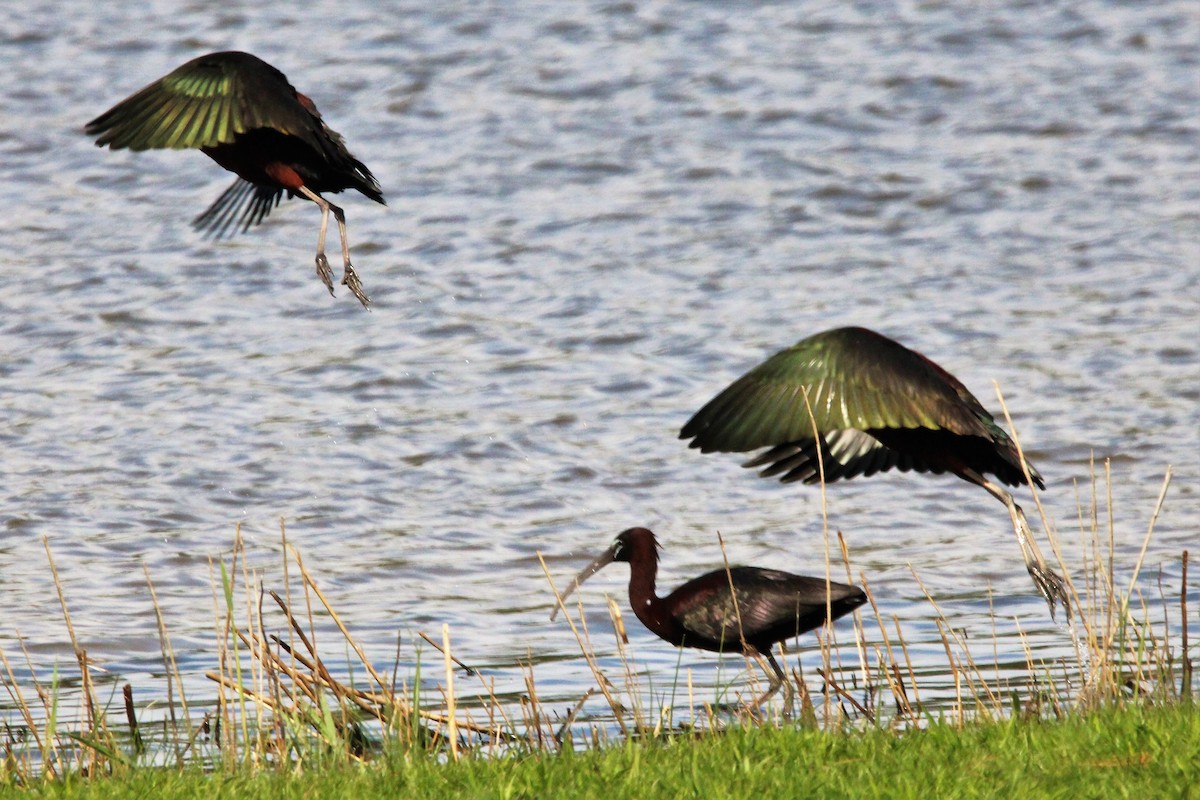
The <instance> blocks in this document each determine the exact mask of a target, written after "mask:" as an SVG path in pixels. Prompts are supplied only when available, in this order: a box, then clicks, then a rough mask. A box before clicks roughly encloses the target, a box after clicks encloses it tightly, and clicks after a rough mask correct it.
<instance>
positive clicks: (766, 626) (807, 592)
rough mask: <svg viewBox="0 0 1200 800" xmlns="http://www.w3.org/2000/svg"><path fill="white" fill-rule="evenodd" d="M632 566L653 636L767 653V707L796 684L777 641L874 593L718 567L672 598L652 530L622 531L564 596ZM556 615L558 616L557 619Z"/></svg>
mask: <svg viewBox="0 0 1200 800" xmlns="http://www.w3.org/2000/svg"><path fill="white" fill-rule="evenodd" d="M614 561H625V562H627V563H628V564H629V606H630V608H632V609H633V613H634V615H635V616H637V618H638V619H639V620H641V623H642V624H643V625H645V626H646V627H647V628H648V629H649V630H650V632H651V633H653V634H655V635H656V636H658V637H659V638H660V639H663V640H664V641H667V642H670V643H671V644H673V645H675V646H676V647H697V648H699V649H701V650H710V651H713V652H717V653H729V652H744V653H746V654H747V655H760V656H762V657H763V658H765V659H766V661H767V663H768V664H769V665H770V667H771V671H772V673H773V674H772V675H771V676H770V686H769V687H768V689H767V691H766V693H765V694H763V695H762V696H761V697H759V698H758V699H757V700H755V701H754V706H759V705H761V704H762V703H763V702H764V701H765V700H766V699H767V698H769V697H770V696H771V695H773V694H775V692H777V691H778V690H779V687H780V686H786V687H787V693H788V695H789V701H788V702H787V703H786V705H787V706H788V707H790V706H791V702H790V695H791V686H790V684H789V683H787V681H786V679H785V676H784V673H783V669H782V668H781V667H780V666H779V662H777V661H776V660H775V656H774V655H772V654H771V649H772V648H773V647H774V646H775V644H776V643H777V642H782V641H785V640H787V639H791V638H793V637H796V636H799V635H800V634H802V633H806V632H807V631H811V630H813V629H814V628H819V627H820V626H821V625H823V624H824V623H825V621H826V620H827V619H828V620H834V619H837V618H838V617H841V616H843V615H845V614H848V613H850V612H851V611H853V610H854V609H856V608H858V607H859V606H861V605H862V604H863V603H865V602H866V601H867V596H866V595H865V594H863V591H862V590H861V589H859V588H858V587H857V586H850V585H848V584H845V583H838V582H836V581H826V580H825V579H824V578H810V577H807V576H805V575H793V574H792V573H790V572H783V571H781V570H777V569H763V568H761V567H740V566H739V567H730V568H729V569H715V570H713V571H712V572H707V573H705V574H704V575H701V576H700V577H698V578H693V579H691V580H690V581H687V582H686V583H684V584H683V585H682V586H680V587H679V588H677V589H676V590H675V591H673V592H671V593H670V594H669V595H667V596H666V597H659V596H658V595H656V594H655V590H654V583H655V579H656V577H657V575H658V540H657V539H656V538H655V536H654V534H653V533H652V532H650V531H649V530H647V529H646V528H630V529H628V530H626V531H622V532H621V533H620V534H619V535H618V536H617V538H616V540H615V541H614V542H613V544H612V546H611V547H609V548H608V550H606V551H604V552H603V553H602V554H600V556H599V557H597V558H596V559H595V560H594V561H592V563H590V564H588V565H587V566H586V567H584V568H583V570H581V571H580V572H579V574H578V575H576V576H575V579H574V580H573V581H571V583H570V585H569V586H567V588H566V589H565V590H564V591H563V593H562V595H561V598H562V599H565V598H566V597H567V596H568V595H570V594H571V593H572V592H574V591H575V589H577V588H578V587H579V585H580V584H581V583H583V582H584V581H585V580H587V579H588V578H589V577H591V576H592V575H594V574H596V573H597V572H598V571H600V569H601V568H603V567H604V566H605V565H607V564H611V563H612V562H614ZM557 611H558V609H557V607H556V608H555V612H554V613H553V614H551V615H550V618H551V619H553V618H554V616H555V614H557Z"/></svg>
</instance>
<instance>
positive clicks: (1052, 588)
mask: <svg viewBox="0 0 1200 800" xmlns="http://www.w3.org/2000/svg"><path fill="white" fill-rule="evenodd" d="M957 474H958V476H959V477H960V478H962V479H963V480H966V481H970V482H971V483H974V484H976V485H978V486H981V487H983V488H984V489H986V490H987V491H988V493H989V494H991V495H992V497H995V498H996V499H997V500H999V501H1000V502H1001V503H1004V505H1005V506H1007V507H1008V514H1009V516H1010V517H1012V523H1013V532H1014V533H1016V534H1017V545H1018V546H1019V547H1020V548H1021V557H1022V558H1024V559H1025V569H1026V570H1028V572H1029V577H1031V578H1033V585H1034V586H1035V587H1037V590H1038V593H1039V594H1040V595H1041V596H1042V597H1043V598H1045V600H1046V603H1047V604H1049V606H1050V617H1051V619H1053V618H1054V609H1055V603H1056V602H1060V603H1062V605H1063V608H1064V609H1066V611H1067V613H1068V614H1070V613H1071V599H1070V597H1069V596H1068V595H1067V584H1066V581H1064V580H1063V579H1062V578H1061V577H1060V576H1059V575H1058V573H1056V572H1055V571H1054V570H1052V569H1050V567H1049V566H1048V565H1047V564H1046V559H1045V558H1043V557H1042V550H1041V548H1040V547H1038V543H1037V539H1035V538H1033V529H1032V528H1030V527H1029V520H1027V519H1026V518H1025V512H1024V511H1022V510H1021V507H1020V506H1019V505H1017V501H1016V500H1014V499H1013V496H1012V495H1011V494H1010V493H1008V492H1006V491H1005V490H1004V489H1003V488H1001V487H1000V486H997V485H996V484H995V483H993V482H991V481H989V480H988V479H986V478H984V477H983V476H982V475H980V474H979V473H978V472H975V471H974V470H969V469H968V470H961V471H960V472H958V473H957Z"/></svg>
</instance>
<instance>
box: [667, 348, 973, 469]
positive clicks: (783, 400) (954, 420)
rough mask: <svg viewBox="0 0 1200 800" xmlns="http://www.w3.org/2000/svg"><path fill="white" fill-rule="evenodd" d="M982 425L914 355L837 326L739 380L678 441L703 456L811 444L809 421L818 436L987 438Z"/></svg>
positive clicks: (964, 396) (956, 388) (956, 387)
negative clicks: (926, 432)
mask: <svg viewBox="0 0 1200 800" xmlns="http://www.w3.org/2000/svg"><path fill="white" fill-rule="evenodd" d="M806 396H807V403H806V402H805V400H806ZM810 408H811V410H812V414H811V416H810V414H809V409H810ZM984 419H988V420H990V419H991V416H990V415H989V414H988V413H987V411H986V410H985V409H984V408H983V406H981V405H980V404H979V401H978V400H976V399H975V397H974V396H973V395H972V394H971V393H970V392H968V391H967V389H966V387H965V386H963V385H962V384H961V383H960V382H959V381H958V379H956V378H955V377H954V376H953V375H951V374H950V373H948V372H946V371H945V370H944V369H942V368H941V367H939V366H938V365H937V364H934V363H933V362H932V361H930V360H929V359H927V358H925V357H924V356H922V355H921V354H920V353H916V352H914V351H912V350H909V349H908V348H907V347H904V346H903V345H901V344H899V343H898V342H895V341H893V340H891V339H888V338H887V337H885V336H881V335H879V334H877V333H874V332H872V331H869V330H866V329H864V328H838V329H835V330H831V331H825V332H824V333H819V334H817V335H815V336H810V337H809V338H807V339H804V340H802V341H800V342H798V343H796V344H795V345H792V346H791V347H789V348H787V349H786V350H781V351H780V352H778V353H776V354H775V355H773V356H771V357H770V358H768V359H767V360H766V361H764V362H763V363H762V364H760V365H758V366H757V367H755V368H754V369H752V370H750V371H749V372H747V373H746V374H745V375H743V376H742V377H740V378H738V379H737V380H736V381H734V382H733V383H732V384H730V386H729V387H728V388H726V389H725V390H724V391H723V392H721V393H720V394H719V395H717V396H716V397H715V398H713V399H712V400H711V401H710V402H709V403H708V404H707V405H705V406H704V407H703V408H701V409H700V410H699V411H698V412H696V414H695V415H694V416H693V417H692V418H691V419H690V420H689V421H688V423H687V424H686V425H684V426H683V430H682V431H681V432H680V438H682V439H692V440H693V441H692V443H691V446H692V447H698V448H700V450H701V451H702V452H705V453H708V452H711V451H714V450H719V451H723V452H745V451H747V450H755V449H757V448H760V447H768V446H775V445H780V444H784V443H787V442H802V441H812V439H813V429H814V424H815V428H816V431H817V432H818V433H819V434H822V435H830V434H833V433H834V432H835V431H847V430H858V431H865V430H871V429H887V428H928V429H930V430H940V429H945V430H948V431H951V432H952V433H956V434H958V435H961V436H982V437H987V436H989V434H990V431H989V429H988V428H987V426H985V424H984V421H983V420H984ZM852 438H853V437H852ZM864 444H866V443H865V442H864V441H863V440H861V439H858V440H853V441H848V442H847V447H849V448H851V449H854V448H859V449H861V448H862V446H863V445H864Z"/></svg>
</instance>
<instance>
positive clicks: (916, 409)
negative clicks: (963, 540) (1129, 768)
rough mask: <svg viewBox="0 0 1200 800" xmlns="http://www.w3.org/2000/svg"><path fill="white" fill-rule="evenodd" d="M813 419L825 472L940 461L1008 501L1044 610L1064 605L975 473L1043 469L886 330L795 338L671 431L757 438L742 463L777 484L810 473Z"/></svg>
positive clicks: (1011, 480)
mask: <svg viewBox="0 0 1200 800" xmlns="http://www.w3.org/2000/svg"><path fill="white" fill-rule="evenodd" d="M806 397H807V404H806V402H805V398H806ZM810 406H811V408H812V416H809V407H810ZM814 429H815V431H816V433H817V435H818V436H819V440H820V460H821V466H822V467H823V468H824V479H825V481H826V482H827V483H832V482H833V481H836V480H840V479H846V478H853V477H854V476H856V475H873V474H875V473H876V472H885V471H887V470H890V469H898V470H901V471H908V470H915V471H917V472H932V473H942V472H951V473H953V474H955V475H957V476H958V477H960V478H962V479H963V480H965V481H969V482H971V483H973V484H975V485H977V486H982V487H983V488H984V489H986V490H987V491H988V492H989V493H990V494H991V495H992V496H993V497H995V498H997V499H998V500H1000V501H1001V502H1002V503H1004V504H1005V505H1006V506H1007V507H1008V511H1009V515H1010V516H1011V517H1012V522H1013V529H1014V530H1015V531H1016V534H1017V543H1018V544H1019V545H1020V547H1021V553H1022V555H1023V556H1024V558H1025V567H1026V569H1028V570H1029V574H1030V576H1031V577H1032V578H1033V582H1034V584H1035V585H1036V586H1037V589H1038V592H1039V593H1041V595H1042V597H1044V598H1045V599H1046V602H1047V603H1049V605H1050V613H1051V615H1053V614H1054V609H1055V605H1054V604H1055V601H1056V600H1061V601H1062V603H1063V607H1064V608H1067V607H1068V606H1069V604H1068V599H1067V591H1066V586H1065V584H1064V583H1063V580H1062V578H1060V577H1059V576H1058V575H1057V574H1055V573H1054V572H1053V571H1052V570H1051V569H1050V568H1049V567H1048V566H1047V565H1046V561H1045V559H1043V558H1042V554H1041V551H1040V550H1039V549H1038V546H1037V542H1036V541H1035V540H1034V538H1033V532H1032V531H1031V530H1030V528H1029V523H1028V522H1027V521H1026V519H1025V513H1024V512H1023V511H1022V510H1021V507H1020V506H1018V505H1017V504H1016V502H1015V501H1014V500H1013V497H1012V495H1011V494H1009V493H1008V492H1007V491H1005V490H1004V489H1003V488H1002V487H1001V486H999V485H997V484H996V483H994V482H992V481H990V480H988V479H987V478H985V477H984V473H988V472H990V473H992V474H993V475H995V476H996V477H997V478H998V479H999V480H1000V481H1001V482H1003V483H1006V484H1008V485H1009V486H1019V485H1021V484H1028V480H1027V479H1026V475H1025V470H1028V474H1029V478H1031V479H1032V480H1033V482H1034V483H1036V484H1037V486H1038V488H1039V489H1041V488H1045V484H1044V483H1043V482H1042V476H1041V475H1040V474H1039V473H1038V471H1037V470H1036V469H1034V468H1033V466H1032V465H1031V464H1030V463H1029V462H1028V461H1025V462H1022V459H1021V456H1020V455H1019V453H1018V451H1017V448H1016V445H1014V444H1013V442H1012V440H1011V439H1009V438H1008V434H1006V433H1005V432H1004V430H1003V429H1002V428H1001V427H1000V426H999V425H997V424H996V421H995V420H994V419H993V418H992V415H991V414H989V413H988V412H987V410H986V409H985V408H984V407H983V406H982V405H981V404H980V402H979V401H978V400H977V399H975V396H974V395H972V394H971V393H970V392H969V391H967V388H966V387H965V386H963V385H962V383H960V382H959V380H958V379H957V378H955V377H954V376H953V375H951V374H950V373H949V372H947V371H946V370H944V369H942V368H941V367H939V366H938V365H937V364H935V363H933V362H932V361H930V360H929V359H928V358H926V357H925V356H923V355H921V354H920V353H917V352H915V351H913V350H909V349H908V348H907V347H904V346H903V345H901V344H900V343H898V342H895V341H893V340H891V339H889V338H887V337H886V336H882V335H880V334H878V333H875V332H874V331H869V330H866V329H865V328H836V329H834V330H829V331H825V332H824V333H818V334H816V335H815V336H810V337H808V338H807V339H803V340H801V341H799V342H797V343H796V344H794V345H792V346H791V347H789V348H787V349H786V350H781V351H779V352H778V353H776V354H775V355H773V356H771V357H770V358H768V359H767V360H766V361H764V362H763V363H762V364H759V365H758V366H757V367H755V368H754V369H752V370H750V371H749V372H747V373H746V374H745V375H743V376H742V377H740V378H738V379H737V380H736V381H734V382H733V383H732V384H730V385H729V386H728V387H727V388H726V389H725V390H724V391H722V392H721V393H720V394H718V395H717V396H716V397H715V398H713V399H712V400H711V401H709V402H708V404H707V405H705V406H704V407H703V408H701V409H700V410H699V411H697V412H696V414H695V415H694V416H693V417H692V418H691V419H690V420H688V423H687V424H686V425H684V426H683V430H682V431H681V432H680V434H679V438H681V439H691V440H692V441H691V444H690V445H689V446H690V447H698V448H700V452H702V453H709V452H713V451H720V452H726V453H728V452H747V451H751V450H757V449H759V448H768V449H766V450H765V451H764V452H762V453H760V454H759V455H757V456H756V457H754V458H753V459H751V460H750V461H747V462H746V463H745V464H744V465H743V466H746V467H765V469H763V470H762V471H761V472H760V473H759V474H760V475H761V476H763V477H768V478H769V477H773V476H776V475H778V476H779V479H780V480H781V481H783V482H784V483H791V482H793V481H804V482H805V483H817V482H819V481H820V480H821V474H820V472H819V469H818V460H817V459H818V455H817V442H816V440H815V439H814V437H813V432H814ZM1022 464H1023V465H1024V469H1022Z"/></svg>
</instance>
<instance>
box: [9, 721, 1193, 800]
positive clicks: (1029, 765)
mask: <svg viewBox="0 0 1200 800" xmlns="http://www.w3.org/2000/svg"><path fill="white" fill-rule="evenodd" d="M1193 785H1197V789H1196V790H1193V789H1192V788H1191V787H1192V786H1193ZM9 796H12V797H18V796H19V797H27V798H34V797H55V798H97V799H99V798H117V797H120V798H125V797H156V798H176V797H178V798H191V797H195V798H205V799H206V800H211V799H212V798H241V797H273V798H274V797H278V798H293V797H294V798H316V797H319V798H343V797H344V798H354V800H359V798H364V797H438V798H457V797H463V798H548V797H563V798H572V799H573V800H584V799H585V798H602V799H603V800H617V799H618V798H626V797H628V798H640V800H652V798H678V797H721V798H730V799H731V800H735V799H736V798H747V800H749V799H750V798H754V800H760V799H761V798H775V797H780V798H782V797H812V798H822V799H823V800H826V799H828V798H839V797H871V798H876V797H894V798H914V800H915V799H917V798H919V799H920V800H929V798H938V799H939V800H944V798H975V797H1008V798H1014V800H1015V798H1041V797H1062V798H1072V799H1074V798H1094V797H1134V798H1151V797H1153V798H1185V797H1191V796H1197V797H1200V709H1197V708H1196V707H1195V706H1192V705H1188V704H1185V705H1178V706H1173V707H1167V708H1151V707H1144V706H1127V707H1124V708H1109V709H1106V710H1103V711H1099V712H1096V713H1093V714H1088V715H1076V716H1071V717H1068V718H1065V719H1063V720H1057V721H1020V722H1017V721H1001V722H992V723H980V724H976V725H969V726H967V727H966V728H959V727H957V726H952V725H941V724H937V725H933V726H931V727H929V728H928V729H926V730H921V731H909V732H907V733H904V734H896V733H893V732H889V731H884V730H879V729H869V730H866V731H849V732H844V733H828V732H823V731H814V730H799V729H796V728H784V729H780V728H773V727H757V728H739V729H736V730H730V731H727V732H725V733H722V734H718V733H708V734H704V735H701V736H699V737H697V738H683V737H676V738H673V739H669V740H661V741H648V742H640V743H639V742H627V743H625V744H622V745H619V746H616V747H613V748H610V749H603V750H589V751H585V752H570V751H567V752H563V753H559V754H553V753H539V754H536V755H528V756H523V757H494V758H465V759H463V760H461V761H459V762H457V763H444V762H442V761H440V760H438V759H435V758H429V757H412V756H411V755H410V756H400V755H398V756H395V757H384V758H382V759H379V760H377V761H375V762H372V763H370V764H367V765H360V766H341V767H333V768H328V769H321V770H317V771H315V772H307V771H306V772H302V773H279V772H258V773H247V772H245V771H237V772H235V773H234V774H233V775H232V776H226V775H221V774H217V775H205V774H203V773H201V772H199V771H198V770H188V771H184V772H179V771H176V770H173V769H171V770H160V769H151V768H140V769H137V770H136V771H133V772H131V773H129V774H127V775H125V776H123V777H117V778H109V779H105V780H99V781H86V780H83V779H80V778H78V777H72V778H69V779H67V780H66V781H63V782H57V781H55V782H48V783H46V784H44V785H42V786H40V787H36V788H32V789H28V790H14V789H12V788H9V789H0V797H9Z"/></svg>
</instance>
